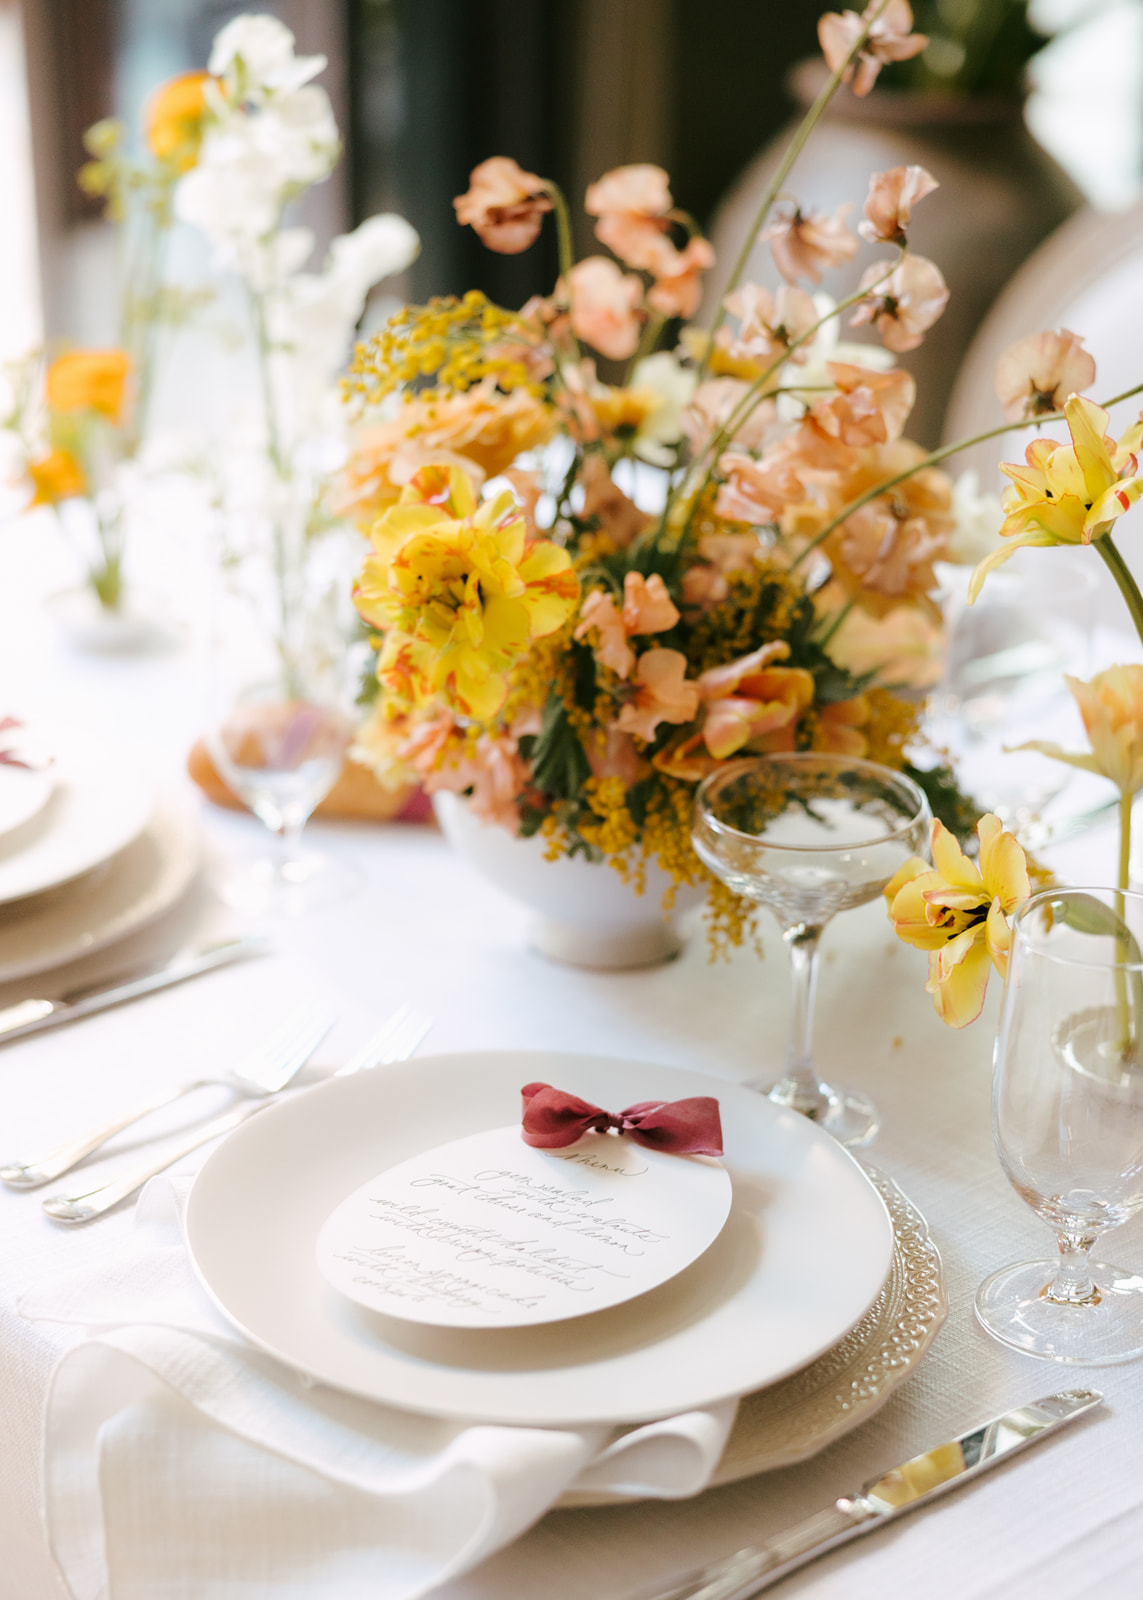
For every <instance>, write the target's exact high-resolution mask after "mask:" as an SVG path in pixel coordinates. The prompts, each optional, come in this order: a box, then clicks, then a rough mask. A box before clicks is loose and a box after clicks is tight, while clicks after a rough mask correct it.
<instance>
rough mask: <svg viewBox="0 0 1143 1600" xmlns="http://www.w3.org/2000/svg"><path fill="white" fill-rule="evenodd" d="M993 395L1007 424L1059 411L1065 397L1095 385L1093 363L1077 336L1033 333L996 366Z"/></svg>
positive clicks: (1006, 351) (1008, 351)
mask: <svg viewBox="0 0 1143 1600" xmlns="http://www.w3.org/2000/svg"><path fill="white" fill-rule="evenodd" d="M994 382H995V385H996V393H997V396H998V397H999V399H1000V402H1001V404H1002V405H1003V407H1004V415H1005V416H1006V417H1007V418H1008V420H1009V422H1019V421H1020V420H1021V419H1022V418H1024V417H1028V418H1032V417H1042V416H1046V415H1047V414H1048V413H1049V412H1051V411H1060V410H1062V409H1063V405H1064V402H1065V400H1067V398H1068V397H1069V395H1073V394H1079V393H1080V391H1081V390H1083V389H1086V388H1088V386H1089V385H1090V384H1093V383H1094V382H1095V360H1094V358H1093V357H1092V355H1091V354H1090V353H1089V352H1088V351H1087V350H1085V349H1084V347H1083V340H1082V339H1081V338H1080V336H1079V334H1077V333H1070V332H1069V331H1068V329H1067V328H1061V329H1060V331H1059V333H1033V334H1029V336H1028V337H1027V338H1026V339H1017V341H1016V343H1015V344H1011V345H1009V346H1008V349H1007V350H1005V352H1004V354H1003V355H1002V356H1001V357H1000V360H999V361H998V362H997V363H996V376H995V379H994Z"/></svg>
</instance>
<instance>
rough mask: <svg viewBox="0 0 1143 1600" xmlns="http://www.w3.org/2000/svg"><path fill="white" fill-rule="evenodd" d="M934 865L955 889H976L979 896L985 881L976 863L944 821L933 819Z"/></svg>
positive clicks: (932, 846)
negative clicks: (970, 858) (967, 854)
mask: <svg viewBox="0 0 1143 1600" xmlns="http://www.w3.org/2000/svg"><path fill="white" fill-rule="evenodd" d="M929 848H930V849H931V851H932V853H933V866H934V867H935V869H936V870H937V872H938V873H939V874H940V876H941V877H942V878H943V879H944V881H945V882H946V883H947V884H949V885H950V886H951V887H953V888H955V889H968V890H972V891H975V892H976V894H977V895H978V896H979V894H980V892H981V890H982V888H983V882H982V880H981V876H980V872H979V870H978V869H977V866H976V863H975V862H973V861H970V860H969V859H968V857H967V856H966V855H965V853H964V851H963V850H962V849H961V847H960V845H959V844H957V842H956V839H955V838H954V837H953V835H952V834H951V833H950V832H949V830H948V829H947V828H946V827H945V825H944V823H943V822H938V821H937V820H936V818H934V819H933V827H932V832H931V833H930V835H929Z"/></svg>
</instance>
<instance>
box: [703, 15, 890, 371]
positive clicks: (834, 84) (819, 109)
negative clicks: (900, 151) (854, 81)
mask: <svg viewBox="0 0 1143 1600" xmlns="http://www.w3.org/2000/svg"><path fill="white" fill-rule="evenodd" d="M888 4H889V0H881V4H880V5H879V6H878V7H877V9H876V10H875V11H874V12H873V14H872V16H870V18H869V20H868V21H867V22H866V24H865V26H864V28H863V29H862V31H861V33H860V34H859V35H858V36H857V39H856V40H855V41H854V45H853V49H852V50H851V51H850V52H849V54H848V56H846V58H845V60H844V61H843V62H842V64H841V66H840V67H839V68H838V69H837V71H836V72H831V73H830V75H829V77H828V78H827V79H826V82H825V84H824V85H823V86H822V90H821V93H820V94H819V95H818V97H817V99H816V100H815V101H814V103H813V105H812V106H811V107H810V109H809V110H808V111H807V112H806V114H805V116H804V117H803V118H802V122H801V125H800V127H799V128H798V129H797V131H796V133H795V134H794V137H793V138H792V139H791V140H790V143H789V144H788V145H787V147H786V152H785V154H784V155H783V157H782V159H781V161H780V162H779V163H778V166H777V169H776V171H775V173H774V176H773V177H772V178H771V179H770V182H769V184H768V185H767V188H766V193H765V194H764V195H763V196H762V203H761V205H760V206H759V207H758V211H757V214H756V216H755V218H754V221H753V223H752V224H751V226H750V230H749V232H748V233H747V235H746V239H745V242H744V244H743V246H742V249H741V250H740V251H739V252H738V259H737V260H736V261H735V263H734V267H733V269H732V271H731V274H730V277H729V278H728V280H727V282H726V287H725V288H724V290H723V296H722V302H721V303H720V305H719V308H718V312H717V314H716V316H715V319H714V322H713V323H712V324H711V329H710V343H709V344H708V345H707V348H706V353H705V354H704V356H703V358H702V362H701V364H700V366H699V382H700V383H701V382H702V380H703V378H704V376H705V375H706V370H707V366H708V364H709V361H710V353H711V351H712V350H713V349H714V336H715V334H716V333H717V332H718V330H719V328H721V327H722V324H723V322H724V321H725V319H726V296H727V295H728V294H732V293H733V292H734V290H735V289H736V288H737V287H738V283H739V280H740V279H741V277H742V274H743V273H744V272H745V271H746V263H747V262H748V261H749V260H750V254H751V251H752V250H753V249H754V245H755V243H756V241H757V238H758V235H759V234H760V233H761V232H762V229H763V227H764V226H765V223H766V218H767V217H768V216H769V215H770V208H771V206H772V205H773V204H774V201H775V200H776V199H777V198H778V196H779V194H780V193H781V191H782V188H783V186H784V184H785V182H786V179H787V178H788V177H789V176H790V172H791V169H792V168H793V165H794V162H795V161H796V160H797V159H798V157H799V156H800V155H801V153H802V150H803V149H804V148H805V144H806V140H807V139H808V138H809V136H810V134H811V133H813V131H814V129H815V128H816V127H817V125H818V123H819V122H820V121H821V119H822V116H823V114H824V112H825V109H826V107H827V106H828V105H829V103H830V101H831V100H832V99H833V97H834V95H835V94H836V93H837V91H838V89H839V88H840V87H841V81H842V79H843V78H844V76H845V74H846V72H847V71H848V70H849V68H850V67H851V66H852V65H853V63H854V62H855V61H856V60H857V57H858V54H859V52H860V51H861V50H862V49H863V47H864V45H865V42H866V40H867V39H868V38H869V34H870V31H871V29H872V27H873V24H874V23H875V22H876V21H877V20H878V18H879V17H880V16H881V13H882V12H883V11H884V10H885V8H886V6H887V5H888Z"/></svg>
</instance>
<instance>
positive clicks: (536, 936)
mask: <svg viewBox="0 0 1143 1600" xmlns="http://www.w3.org/2000/svg"><path fill="white" fill-rule="evenodd" d="M433 810H434V811H435V812H436V816H437V821H438V822H439V823H440V825H441V831H442V832H443V833H444V836H445V838H446V839H447V840H448V842H449V843H450V844H451V845H452V846H453V848H454V849H455V850H456V851H458V852H459V854H460V855H462V856H463V857H464V858H465V860H466V861H468V862H469V864H470V865H471V866H473V867H475V869H476V870H477V872H479V873H481V874H482V875H483V876H484V877H486V878H488V879H490V880H491V882H493V883H494V884H496V885H497V887H498V888H500V889H502V890H503V891H504V893H505V894H508V895H511V896H512V898H513V899H514V900H519V901H521V902H522V903H523V904H524V905H526V906H528V907H529V909H530V910H531V911H532V912H534V913H535V915H534V916H533V918H532V922H531V926H530V927H529V930H528V937H529V941H530V943H531V944H532V945H533V947H534V948H535V949H537V950H539V951H540V953H541V954H542V955H545V956H548V957H550V958H551V959H552V960H553V961H564V962H566V963H568V965H570V966H575V967H597V968H607V969H611V970H620V969H622V968H624V967H651V966H656V965H657V964H658V963H660V962H662V961H670V960H671V959H672V958H673V957H675V956H677V955H678V953H679V951H680V950H681V949H682V941H681V939H680V938H679V934H678V931H677V929H676V927H675V924H674V920H673V918H672V917H669V916H667V915H665V914H664V912H663V909H662V901H663V894H664V891H665V890H666V888H667V886H668V884H669V882H670V880H669V879H668V877H667V875H666V873H665V872H663V871H662V869H661V868H659V867H657V866H654V865H649V866H648V867H647V873H646V886H645V888H644V891H643V893H642V894H641V895H639V894H636V893H635V890H634V889H633V888H631V886H630V884H626V883H624V882H623V880H622V878H621V877H620V876H619V874H618V873H617V872H616V871H615V870H614V868H612V867H609V866H608V865H607V863H606V862H593V861H585V860H584V859H583V858H582V857H578V856H577V857H574V858H569V857H567V856H561V857H560V858H559V860H558V861H548V860H546V859H545V856H544V851H545V849H546V844H547V842H546V840H544V839H542V838H540V837H539V836H538V835H537V836H534V837H533V838H531V839H521V838H519V837H518V836H517V835H515V834H512V833H509V832H508V830H507V829H506V828H499V827H496V826H494V825H492V824H490V823H487V822H482V821H481V819H480V818H479V817H477V816H474V815H473V813H472V810H471V808H470V806H469V805H468V802H467V801H466V800H465V799H464V798H463V797H462V796H460V795H455V794H448V793H441V794H435V795H434V796H433ZM701 898H702V892H701V890H698V889H688V888H683V889H680V890H679V893H678V895H677V897H676V904H675V910H676V911H685V910H688V909H689V908H690V907H692V906H696V905H698V904H699V901H700V900H701Z"/></svg>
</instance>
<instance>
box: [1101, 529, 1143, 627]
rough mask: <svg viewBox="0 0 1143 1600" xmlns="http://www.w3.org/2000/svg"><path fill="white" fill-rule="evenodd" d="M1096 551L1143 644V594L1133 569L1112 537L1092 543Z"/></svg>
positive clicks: (1105, 535)
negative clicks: (1116, 587)
mask: <svg viewBox="0 0 1143 1600" xmlns="http://www.w3.org/2000/svg"><path fill="white" fill-rule="evenodd" d="M1092 543H1093V544H1094V546H1095V548H1096V550H1097V551H1098V552H1099V554H1100V556H1101V557H1102V558H1103V563H1104V565H1105V566H1106V568H1107V570H1108V571H1109V572H1110V573H1111V576H1112V577H1113V578H1114V579H1115V582H1116V584H1117V586H1118V588H1119V592H1120V594H1121V595H1122V596H1123V599H1124V602H1125V604H1126V606H1127V609H1128V611H1129V612H1130V614H1131V620H1132V622H1133V623H1134V624H1135V632H1136V633H1137V634H1138V635H1139V639H1140V642H1141V643H1143V594H1140V592H1139V585H1138V584H1137V583H1136V582H1135V579H1134V577H1133V576H1132V573H1131V569H1130V567H1128V565H1127V563H1126V561H1124V559H1123V557H1122V555H1120V553H1119V550H1118V547H1117V546H1116V545H1115V544H1114V543H1113V542H1112V538H1111V535H1110V534H1109V533H1105V534H1104V536H1103V538H1102V539H1094V540H1093V541H1092Z"/></svg>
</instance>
